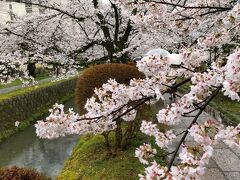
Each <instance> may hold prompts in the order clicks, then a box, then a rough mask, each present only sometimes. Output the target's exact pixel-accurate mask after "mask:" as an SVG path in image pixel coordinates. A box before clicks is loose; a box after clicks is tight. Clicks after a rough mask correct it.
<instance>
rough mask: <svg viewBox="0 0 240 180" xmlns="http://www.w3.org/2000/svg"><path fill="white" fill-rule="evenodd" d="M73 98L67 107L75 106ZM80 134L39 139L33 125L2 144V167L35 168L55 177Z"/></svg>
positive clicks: (0, 153) (0, 152) (0, 146)
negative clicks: (52, 138)
mask: <svg viewBox="0 0 240 180" xmlns="http://www.w3.org/2000/svg"><path fill="white" fill-rule="evenodd" d="M73 106H74V105H73V100H71V101H69V102H67V103H66V104H65V107H67V108H68V107H73ZM78 138H79V136H77V135H74V136H66V137H62V138H58V139H54V140H45V139H39V138H38V137H37V136H36V133H35V127H34V126H33V125H31V126H30V127H28V128H26V129H25V130H24V131H22V132H20V133H18V134H15V135H14V136H12V137H10V138H9V139H7V140H6V141H4V142H3V143H1V144H0V167H3V166H13V165H16V166H19V167H30V168H35V169H37V170H38V171H40V172H43V173H45V174H46V175H48V176H50V177H52V178H54V177H56V176H57V174H58V173H59V171H60V170H61V169H62V167H63V165H64V161H65V160H66V159H67V158H68V156H69V155H70V154H71V152H72V149H73V147H74V146H75V144H76V142H77V140H78Z"/></svg>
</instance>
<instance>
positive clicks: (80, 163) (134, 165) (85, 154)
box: [57, 134, 165, 180]
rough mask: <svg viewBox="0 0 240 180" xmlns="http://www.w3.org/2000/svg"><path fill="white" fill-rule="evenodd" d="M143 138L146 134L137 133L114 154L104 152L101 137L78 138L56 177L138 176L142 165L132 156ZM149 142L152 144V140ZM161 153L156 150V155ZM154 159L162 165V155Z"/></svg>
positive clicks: (118, 179) (73, 179)
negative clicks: (124, 146) (123, 148)
mask: <svg viewBox="0 0 240 180" xmlns="http://www.w3.org/2000/svg"><path fill="white" fill-rule="evenodd" d="M145 140H146V137H145V136H143V135H140V134H139V135H138V136H137V137H136V138H135V139H133V140H132V142H131V144H130V145H129V148H128V149H127V150H126V151H122V152H120V153H119V154H118V155H117V156H116V157H113V156H108V155H107V150H106V147H105V146H104V140H103V137H102V136H100V135H97V136H84V137H81V138H80V140H79V141H78V144H77V145H76V147H75V148H74V150H73V152H72V155H71V156H70V158H69V159H68V160H67V161H66V162H65V166H64V168H63V170H62V172H61V173H60V175H59V176H58V178H57V179H58V180H69V179H71V180H78V179H83V180H84V179H98V180H99V179H104V180H108V179H109V180H110V179H111V180H114V179H116V180H125V179H128V180H132V179H138V174H140V173H143V172H144V166H143V165H142V164H141V163H140V162H139V160H138V158H136V157H135V149H136V147H139V146H140V145H142V144H143V142H144V141H145ZM151 141H152V144H154V143H153V140H151ZM155 148H157V147H156V146H155ZM163 153H164V152H163V151H161V150H160V149H158V155H161V154H163ZM156 160H157V162H159V163H160V164H162V165H164V164H165V159H164V158H160V157H159V158H157V159H156Z"/></svg>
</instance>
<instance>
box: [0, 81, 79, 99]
mask: <svg viewBox="0 0 240 180" xmlns="http://www.w3.org/2000/svg"><path fill="white" fill-rule="evenodd" d="M74 78H75V77H74ZM74 78H70V79H67V80H66V79H65V80H61V81H56V82H45V83H42V84H40V85H38V86H31V87H26V88H22V89H19V90H16V91H13V92H10V93H7V94H2V95H1V96H0V101H2V100H5V99H10V98H12V97H15V96H19V95H22V94H25V93H28V92H31V91H33V90H37V89H41V88H45V87H48V86H52V85H56V84H59V83H62V82H64V81H68V80H71V79H74Z"/></svg>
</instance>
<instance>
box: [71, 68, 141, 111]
mask: <svg viewBox="0 0 240 180" xmlns="http://www.w3.org/2000/svg"><path fill="white" fill-rule="evenodd" d="M110 78H112V79H116V81H117V82H119V83H121V84H129V82H130V80H131V79H133V78H136V79H138V78H144V74H143V73H141V72H139V71H138V69H137V68H136V66H135V65H134V66H133V65H127V64H118V63H111V64H100V65H95V66H92V67H90V68H88V69H86V70H85V71H84V72H83V74H82V75H81V76H80V78H79V79H78V81H77V86H76V92H75V94H76V95H75V102H76V106H77V108H78V110H79V113H80V114H84V113H86V110H85V109H84V106H85V104H86V101H87V99H88V98H90V97H92V95H93V94H94V89H95V88H100V87H102V85H103V84H104V83H107V81H108V80H109V79H110Z"/></svg>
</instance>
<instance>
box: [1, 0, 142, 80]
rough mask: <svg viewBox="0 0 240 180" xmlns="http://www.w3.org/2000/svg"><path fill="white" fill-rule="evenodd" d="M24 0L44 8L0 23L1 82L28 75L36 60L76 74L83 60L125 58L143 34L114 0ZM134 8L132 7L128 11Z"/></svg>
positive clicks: (134, 49) (123, 61) (122, 59)
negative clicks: (57, 0) (48, 0)
mask: <svg viewBox="0 0 240 180" xmlns="http://www.w3.org/2000/svg"><path fill="white" fill-rule="evenodd" d="M22 3H25V4H29V5H32V6H38V7H39V8H44V9H45V10H44V11H43V12H44V13H43V14H38V13H32V14H27V15H26V16H24V17H18V18H17V19H16V20H15V21H11V22H8V23H7V24H2V25H0V41H1V44H2V46H1V48H0V55H1V58H0V59H1V60H0V65H1V68H0V77H1V82H2V83H3V82H8V81H12V80H14V79H16V78H19V77H24V78H26V79H29V78H31V77H29V76H30V75H31V74H29V69H30V67H31V66H30V65H31V64H35V63H40V64H42V65H43V66H44V67H47V68H51V69H53V70H55V71H54V72H55V74H57V75H58V76H59V77H61V75H65V76H71V75H74V74H76V69H77V68H78V67H79V66H81V65H82V64H83V63H85V62H86V63H91V62H94V63H102V62H106V61H109V62H122V63H125V62H127V61H128V60H129V59H130V57H131V54H132V53H133V52H134V51H136V49H137V48H138V47H139V46H140V45H141V43H142V42H143V41H144V38H145V36H141V35H139V31H138V25H137V24H135V25H134V24H133V22H132V20H131V19H130V18H129V13H125V11H123V10H122V9H121V8H120V6H118V4H116V3H114V2H109V3H107V4H106V3H102V2H101V1H100V0H92V1H87V0H84V1H78V0H69V1H67V3H65V4H64V5H63V4H61V3H54V2H52V3H51V2H47V1H44V2H43V1H42V2H41V3H39V2H38V1H32V2H29V1H22ZM135 13H136V9H133V10H131V12H130V14H132V15H133V14H135ZM136 41H137V43H136Z"/></svg>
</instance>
